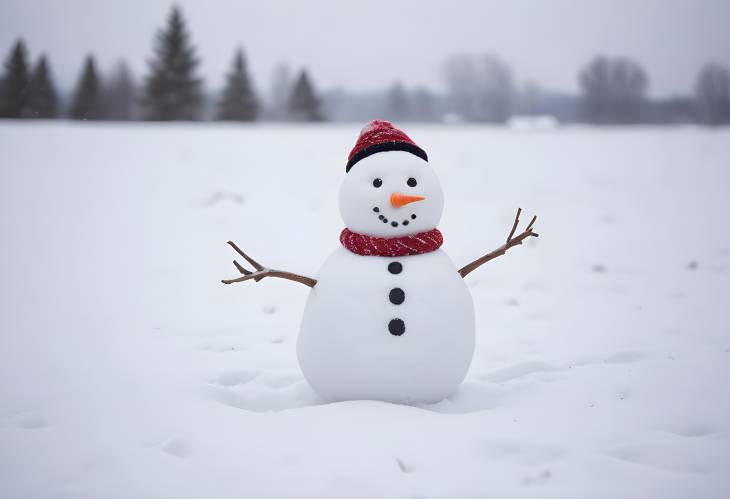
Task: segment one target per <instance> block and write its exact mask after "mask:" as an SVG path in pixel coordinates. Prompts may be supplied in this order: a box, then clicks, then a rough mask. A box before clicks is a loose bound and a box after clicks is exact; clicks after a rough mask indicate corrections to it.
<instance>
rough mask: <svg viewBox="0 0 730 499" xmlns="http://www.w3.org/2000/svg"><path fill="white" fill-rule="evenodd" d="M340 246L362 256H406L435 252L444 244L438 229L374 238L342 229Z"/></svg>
mask: <svg viewBox="0 0 730 499" xmlns="http://www.w3.org/2000/svg"><path fill="white" fill-rule="evenodd" d="M340 242H341V243H342V246H344V247H345V248H347V249H348V250H350V251H352V252H353V253H355V254H357V255H363V256H408V255H420V254H422V253H429V252H431V251H436V250H437V249H439V248H440V247H441V245H442V244H443V243H444V236H443V235H441V231H439V230H438V229H432V230H429V231H427V232H419V233H418V234H413V235H412V236H401V237H375V236H367V235H365V234H358V233H357V232H352V231H351V230H350V229H344V230H343V231H342V233H341V234H340Z"/></svg>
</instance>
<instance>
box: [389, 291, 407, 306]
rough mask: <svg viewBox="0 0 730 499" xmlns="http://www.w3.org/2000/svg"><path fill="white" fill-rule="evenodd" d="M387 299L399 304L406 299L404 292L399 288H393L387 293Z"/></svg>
mask: <svg viewBox="0 0 730 499" xmlns="http://www.w3.org/2000/svg"><path fill="white" fill-rule="evenodd" d="M388 299H389V300H390V303H392V304H393V305H400V304H401V303H403V302H404V301H406V293H405V291H403V290H402V289H401V288H393V289H391V290H390V293H389V294H388Z"/></svg>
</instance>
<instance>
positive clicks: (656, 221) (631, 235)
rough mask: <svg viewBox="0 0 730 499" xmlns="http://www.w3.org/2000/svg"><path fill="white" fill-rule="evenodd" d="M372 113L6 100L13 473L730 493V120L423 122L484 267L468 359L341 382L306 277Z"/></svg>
mask: <svg viewBox="0 0 730 499" xmlns="http://www.w3.org/2000/svg"><path fill="white" fill-rule="evenodd" d="M358 128H359V127H358V126H341V125H338V126H328V125H323V126H316V127H294V126H292V127H285V126H280V127H277V126H265V127H251V128H248V127H237V126H233V125H231V126H224V125H221V126H217V125H206V126H199V125H144V126H142V125H134V126H122V125H113V124H106V125H101V126H99V125H91V124H68V123H45V124H44V123H33V124H31V123H22V124H21V123H8V122H6V123H1V124H0V241H2V254H1V256H2V257H1V258H0V276H1V277H2V280H1V281H0V496H1V497H8V498H18V499H22V498H74V499H79V498H89V499H92V498H93V499H99V498H120V499H122V498H124V499H128V498H166V497H170V498H216V499H218V498H221V499H223V498H249V497H250V498H267V497H271V498H284V497H307V498H308V497H312V498H329V497H332V498H343V497H362V498H372V497H384V498H386V497H387V498H390V497H404V498H461V497H469V498H472V497H493V498H500V499H501V498H511V497H518V498H519V497H539V498H561V499H564V498H586V497H591V498H593V497H597V498H634V497H636V498H647V497H661V498H687V497H692V498H700V497H701V498H703V499H704V498H726V497H730V390H729V389H728V381H729V380H730V298H729V297H730V233H729V232H728V231H727V229H726V227H725V226H726V224H727V216H728V213H730V165H729V164H728V163H729V162H730V131H728V130H727V129H725V130H704V129H697V128H671V129H651V128H646V129H638V128H637V129H605V130H594V129H589V128H563V129H559V130H555V131H545V132H538V133H530V132H520V131H514V130H507V129H491V128H480V127H465V126H460V127H429V126H405V127H404V128H405V130H406V132H407V133H409V135H411V137H413V138H414V140H415V141H416V142H417V143H418V144H419V145H421V146H422V147H424V148H425V149H426V150H427V151H428V153H429V157H430V160H431V164H432V165H433V168H434V169H436V171H437V173H438V175H439V177H440V178H441V181H442V184H443V187H444V193H445V200H446V207H445V213H444V218H443V219H442V223H441V225H440V228H441V230H442V231H443V232H444V235H445V244H444V247H443V249H444V250H445V251H446V252H447V253H449V255H450V256H451V258H452V259H453V260H454V261H455V262H456V264H457V265H459V264H463V263H466V262H468V261H469V260H470V259H473V258H475V257H477V256H479V255H480V254H482V253H483V252H486V251H487V250H491V249H493V248H494V247H496V246H498V245H499V244H501V243H502V242H503V240H504V238H505V236H506V234H507V232H508V230H509V225H510V223H511V221H512V217H513V215H514V210H515V209H516V208H517V207H518V206H521V207H522V208H523V209H524V210H525V216H524V217H523V218H525V220H524V222H527V220H529V216H530V215H531V214H533V213H536V214H538V215H539V217H540V218H539V219H538V222H537V225H536V229H537V231H538V232H539V233H540V238H539V239H537V240H531V241H529V244H526V245H525V246H523V247H520V248H515V249H514V250H513V251H512V252H510V253H509V254H508V255H507V256H504V257H502V258H500V259H498V260H496V261H494V262H491V263H489V264H488V265H486V266H485V267H482V268H480V269H479V270H477V271H476V272H474V273H473V274H471V275H470V276H469V277H468V278H467V281H468V285H469V286H470V289H471V291H472V293H473V296H474V300H475V306H476V319H477V347H476V355H475V359H474V362H473V364H472V368H471V370H470V372H469V374H468V376H467V380H466V381H465V383H464V384H463V385H462V386H461V388H460V389H459V391H458V392H457V393H456V394H455V395H454V396H453V397H451V398H450V399H448V400H444V401H442V402H440V403H437V404H434V405H430V406H425V407H408V406H398V405H391V404H387V403H379V402H369V401H353V402H343V403H334V404H323V403H321V402H320V401H318V400H317V398H316V396H315V395H314V394H313V393H312V391H311V390H310V389H309V388H308V387H307V385H306V384H305V383H304V381H303V379H302V377H301V374H300V373H299V371H298V368H297V363H296V357H295V342H296V334H297V331H298V328H299V321H300V318H301V314H302V311H303V308H304V303H305V298H306V294H307V288H306V287H305V286H302V285H299V284H296V283H291V282H286V281H275V280H264V281H262V282H260V283H246V284H239V285H235V286H229V287H226V286H223V285H221V284H220V283H219V279H221V278H224V277H234V276H235V275H236V272H235V269H234V268H233V267H232V265H231V260H232V259H233V257H234V255H233V254H232V252H231V250H230V248H228V247H227V246H226V245H225V241H226V240H227V239H229V238H230V239H234V240H236V241H238V242H239V243H240V245H241V246H242V247H244V248H245V249H246V250H248V251H249V252H250V254H251V255H252V256H253V257H254V258H257V259H259V260H260V261H261V262H263V263H264V264H267V265H271V266H274V267H279V268H284V269H288V270H292V271H294V272H299V273H302V274H308V275H312V274H314V273H315V272H316V270H317V269H318V268H319V266H320V265H321V264H322V262H323V261H324V259H325V258H326V256H327V255H328V254H329V253H330V252H331V251H332V250H333V249H334V248H335V247H336V246H337V244H338V243H337V237H338V235H339V231H340V229H341V228H342V226H341V221H340V219H339V213H338V209H337V192H338V188H339V184H340V182H341V180H342V177H343V175H344V165H345V158H346V154H347V151H349V148H350V147H351V146H352V144H353V143H354V141H355V139H356V136H357V131H358Z"/></svg>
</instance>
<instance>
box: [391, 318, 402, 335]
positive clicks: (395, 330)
mask: <svg viewBox="0 0 730 499" xmlns="http://www.w3.org/2000/svg"><path fill="white" fill-rule="evenodd" d="M388 331H390V334H392V335H393V336H400V335H401V334H403V333H405V332H406V323H405V322H403V321H402V320H401V319H393V320H391V321H390V322H389V323H388Z"/></svg>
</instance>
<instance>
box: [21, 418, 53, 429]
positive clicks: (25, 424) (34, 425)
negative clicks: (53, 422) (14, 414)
mask: <svg viewBox="0 0 730 499" xmlns="http://www.w3.org/2000/svg"><path fill="white" fill-rule="evenodd" d="M18 426H20V427H21V428H25V429H26V430H37V429H39V428H45V427H46V426H48V423H47V422H46V421H45V420H44V419H42V418H25V419H21V420H20V422H19V423H18Z"/></svg>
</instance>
